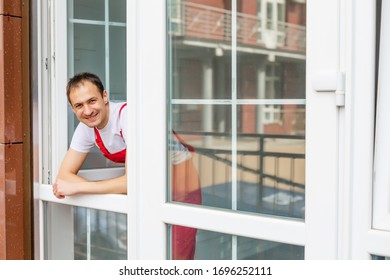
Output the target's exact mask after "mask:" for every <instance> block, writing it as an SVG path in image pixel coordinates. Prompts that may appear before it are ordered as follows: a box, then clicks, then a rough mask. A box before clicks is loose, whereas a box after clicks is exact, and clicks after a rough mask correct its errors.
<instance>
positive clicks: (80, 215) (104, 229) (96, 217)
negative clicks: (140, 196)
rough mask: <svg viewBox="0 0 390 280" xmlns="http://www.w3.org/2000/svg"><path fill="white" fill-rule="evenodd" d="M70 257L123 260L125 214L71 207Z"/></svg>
mask: <svg viewBox="0 0 390 280" xmlns="http://www.w3.org/2000/svg"><path fill="white" fill-rule="evenodd" d="M73 213H74V215H73V216H74V259H75V260H87V259H90V260H124V259H127V217H126V215H125V214H120V213H114V212H108V211H102V210H94V209H87V208H82V207H74V208H73Z"/></svg>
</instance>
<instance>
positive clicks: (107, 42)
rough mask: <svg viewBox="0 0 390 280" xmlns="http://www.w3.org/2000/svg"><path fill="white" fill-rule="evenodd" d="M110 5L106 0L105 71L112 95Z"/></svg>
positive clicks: (107, 84) (107, 87)
mask: <svg viewBox="0 0 390 280" xmlns="http://www.w3.org/2000/svg"><path fill="white" fill-rule="evenodd" d="M108 9H109V5H108V0H105V1H104V44H105V61H104V64H105V67H106V70H105V73H106V79H105V80H106V89H107V90H108V95H109V96H110V92H111V86H110V27H109V25H108V21H109V10H108Z"/></svg>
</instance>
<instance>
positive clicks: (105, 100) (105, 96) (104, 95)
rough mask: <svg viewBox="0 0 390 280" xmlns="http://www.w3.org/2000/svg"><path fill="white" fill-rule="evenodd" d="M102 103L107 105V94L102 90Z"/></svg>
mask: <svg viewBox="0 0 390 280" xmlns="http://www.w3.org/2000/svg"><path fill="white" fill-rule="evenodd" d="M103 101H104V104H107V103H108V93H107V91H106V90H103Z"/></svg>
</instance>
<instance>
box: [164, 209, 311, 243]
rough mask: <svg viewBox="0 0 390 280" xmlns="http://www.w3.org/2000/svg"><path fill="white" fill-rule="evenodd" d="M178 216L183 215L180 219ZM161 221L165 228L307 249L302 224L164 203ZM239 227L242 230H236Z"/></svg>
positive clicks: (288, 220) (235, 212) (287, 220)
mask: <svg viewBox="0 0 390 280" xmlns="http://www.w3.org/2000/svg"><path fill="white" fill-rule="evenodd" d="M178 213H180V214H179V215H178ZM161 220H162V221H163V222H164V223H166V224H172V225H180V226H187V227H192V228H197V229H202V230H207V231H214V232H220V233H225V234H231V235H236V236H242V237H249V238H254V239H259V240H268V241H275V242H282V243H286V244H292V245H299V246H305V242H306V226H305V222H304V221H302V220H293V219H285V218H283V217H282V218H278V217H271V216H264V215H256V214H253V213H244V212H237V211H231V210H226V209H217V208H214V209H213V208H210V207H202V206H195V205H193V206H189V205H185V204H182V203H165V204H163V206H162V208H161ZM237 225H239V226H237Z"/></svg>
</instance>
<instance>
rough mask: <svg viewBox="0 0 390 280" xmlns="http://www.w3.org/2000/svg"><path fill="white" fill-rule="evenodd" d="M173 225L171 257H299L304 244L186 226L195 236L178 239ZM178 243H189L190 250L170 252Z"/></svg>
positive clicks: (263, 258)
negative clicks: (188, 238) (188, 252)
mask: <svg viewBox="0 0 390 280" xmlns="http://www.w3.org/2000/svg"><path fill="white" fill-rule="evenodd" d="M176 227H177V226H171V227H170V228H171V232H170V233H171V244H172V248H171V249H172V255H171V259H173V260H179V259H181V260H192V259H195V260H232V259H237V260H303V259H304V247H303V246H298V245H292V244H286V243H279V242H273V241H268V240H259V239H253V238H248V237H242V236H233V235H229V234H224V233H220V232H213V231H206V230H200V229H194V228H186V229H188V230H192V231H193V232H195V233H196V238H195V239H191V240H187V242H186V243H184V242H183V241H181V242H179V241H178V235H177V233H175V228H176ZM179 244H184V245H187V246H188V245H189V244H191V246H192V248H193V252H194V254H193V255H192V256H188V257H184V256H181V257H182V258H180V257H178V256H177V255H175V254H174V252H175V251H177V248H176V247H177V246H178V245H179ZM233 252H235V253H233Z"/></svg>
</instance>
